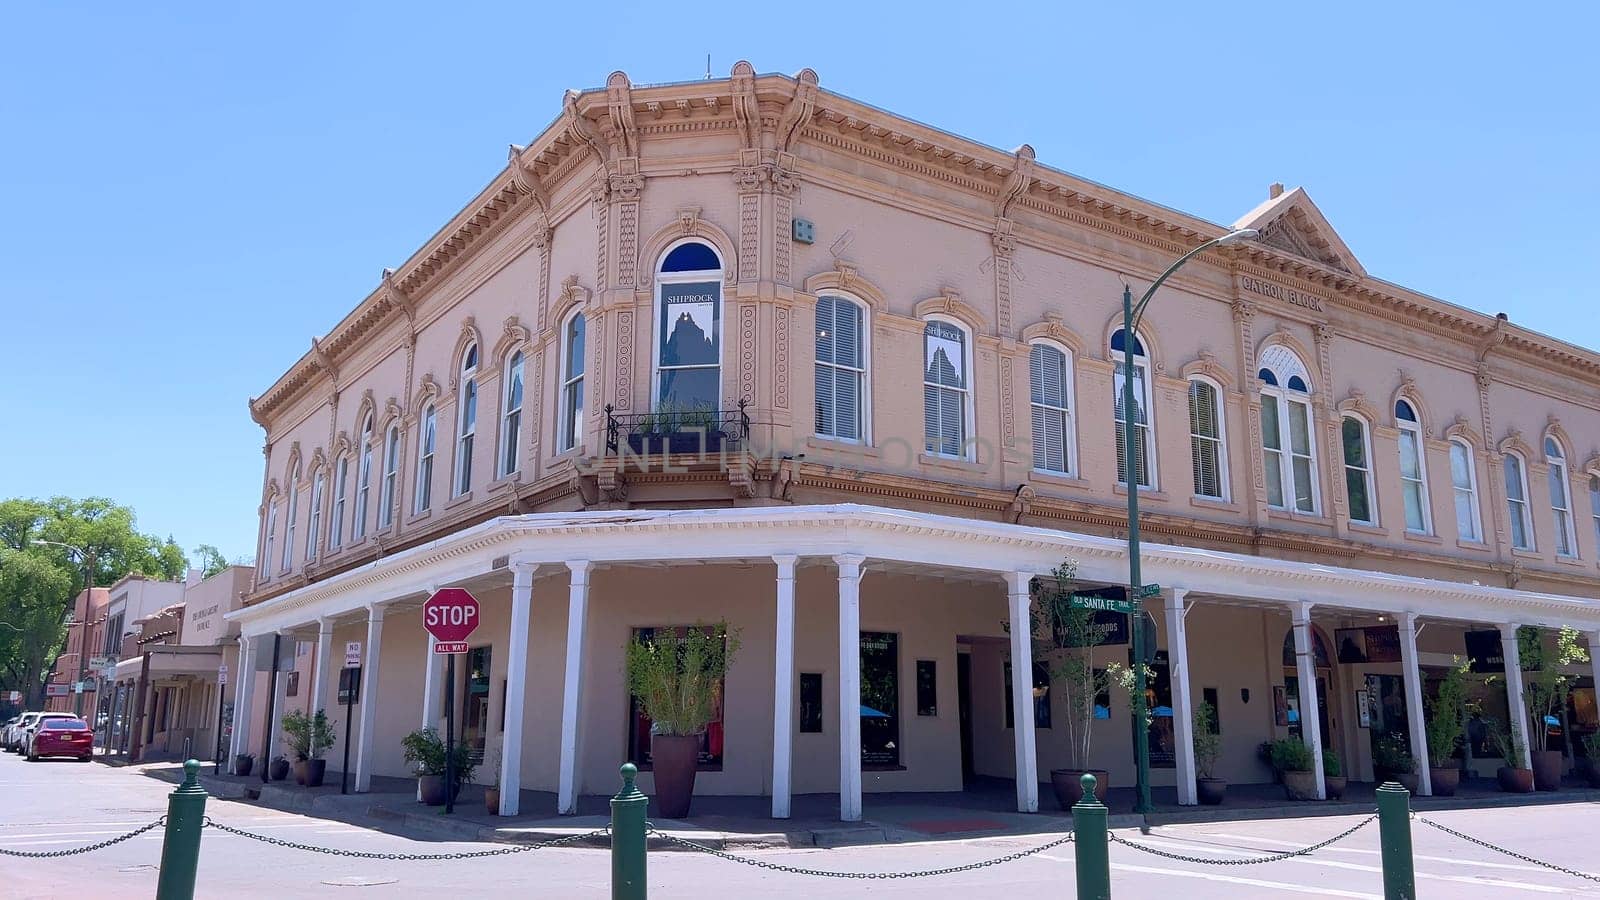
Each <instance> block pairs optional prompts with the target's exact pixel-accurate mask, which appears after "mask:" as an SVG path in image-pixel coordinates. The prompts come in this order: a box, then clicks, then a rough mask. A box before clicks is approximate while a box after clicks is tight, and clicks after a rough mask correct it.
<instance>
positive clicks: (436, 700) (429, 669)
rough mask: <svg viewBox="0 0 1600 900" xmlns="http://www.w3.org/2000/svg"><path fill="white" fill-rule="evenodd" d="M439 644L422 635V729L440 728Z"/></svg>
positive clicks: (419, 782) (441, 673)
mask: <svg viewBox="0 0 1600 900" xmlns="http://www.w3.org/2000/svg"><path fill="white" fill-rule="evenodd" d="M435 590H437V588H434V587H431V586H430V587H429V588H428V596H430V597H431V596H433V593H434V591H435ZM435 643H437V641H435V640H434V638H433V635H431V634H429V633H427V632H426V631H424V632H423V633H422V652H423V654H424V656H423V658H422V659H423V662H422V727H423V728H438V727H439V704H440V702H441V701H442V700H443V688H441V687H440V684H441V682H442V680H443V678H444V657H442V656H440V655H439V654H437V653H435V652H433V645H434V644H435ZM417 799H418V800H421V799H422V780H421V779H418V780H417Z"/></svg>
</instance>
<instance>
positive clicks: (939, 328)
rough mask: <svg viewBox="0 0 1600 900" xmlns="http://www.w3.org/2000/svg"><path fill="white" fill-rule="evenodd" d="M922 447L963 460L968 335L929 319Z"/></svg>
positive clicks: (924, 340) (947, 323) (925, 336)
mask: <svg viewBox="0 0 1600 900" xmlns="http://www.w3.org/2000/svg"><path fill="white" fill-rule="evenodd" d="M922 345H923V370H922V413H923V438H924V447H925V449H926V450H927V451H928V452H929V453H934V454H937V455H939V456H949V457H955V458H957V459H965V458H967V454H968V446H967V416H968V412H969V410H968V408H967V404H968V398H969V397H970V379H969V376H968V372H967V370H968V367H969V366H970V365H971V361H970V360H969V359H968V358H967V347H968V340H967V332H966V329H964V328H962V327H961V326H960V325H957V324H956V323H954V322H951V321H948V320H945V319H929V320H928V323H927V324H926V325H925V326H924V327H923V329H922Z"/></svg>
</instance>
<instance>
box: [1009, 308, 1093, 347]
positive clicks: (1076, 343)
mask: <svg viewBox="0 0 1600 900" xmlns="http://www.w3.org/2000/svg"><path fill="white" fill-rule="evenodd" d="M1038 340H1047V341H1055V342H1056V343H1058V344H1061V345H1062V346H1064V347H1067V348H1068V349H1070V350H1071V351H1072V352H1073V353H1074V354H1077V353H1081V352H1082V351H1083V338H1080V337H1078V336H1077V335H1076V334H1074V333H1073V332H1072V329H1070V328H1068V327H1067V326H1066V325H1063V324H1062V323H1061V317H1060V316H1058V315H1055V314H1054V313H1050V314H1047V315H1046V316H1045V317H1044V321H1043V322H1035V323H1034V324H1032V325H1029V326H1028V327H1027V328H1024V329H1022V342H1023V343H1024V344H1027V343H1031V342H1033V341H1038Z"/></svg>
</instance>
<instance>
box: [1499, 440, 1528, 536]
mask: <svg viewBox="0 0 1600 900" xmlns="http://www.w3.org/2000/svg"><path fill="white" fill-rule="evenodd" d="M1505 478H1506V512H1507V513H1508V514H1509V516H1510V519H1511V546H1513V547H1515V548H1517V549H1518V550H1532V549H1533V520H1532V519H1531V518H1530V517H1529V516H1528V473H1527V469H1526V467H1525V466H1524V465H1523V463H1522V457H1521V456H1518V455H1517V454H1516V452H1515V451H1510V452H1507V453H1506V455H1505Z"/></svg>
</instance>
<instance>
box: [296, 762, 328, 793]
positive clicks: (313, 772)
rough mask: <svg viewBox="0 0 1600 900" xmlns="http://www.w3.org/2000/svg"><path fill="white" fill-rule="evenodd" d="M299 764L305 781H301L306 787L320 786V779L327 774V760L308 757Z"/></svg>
mask: <svg viewBox="0 0 1600 900" xmlns="http://www.w3.org/2000/svg"><path fill="white" fill-rule="evenodd" d="M300 765H301V767H302V770H303V773H304V775H305V781H304V782H302V783H303V784H305V786H306V787H322V779H323V778H324V777H326V776H327V774H328V761H327V760H325V759H308V760H306V761H305V762H303V763H301V764H300Z"/></svg>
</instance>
